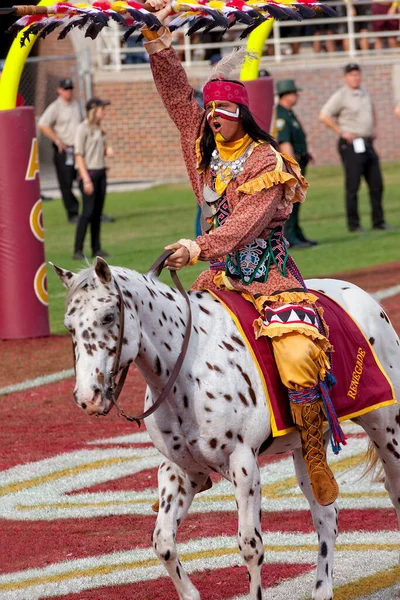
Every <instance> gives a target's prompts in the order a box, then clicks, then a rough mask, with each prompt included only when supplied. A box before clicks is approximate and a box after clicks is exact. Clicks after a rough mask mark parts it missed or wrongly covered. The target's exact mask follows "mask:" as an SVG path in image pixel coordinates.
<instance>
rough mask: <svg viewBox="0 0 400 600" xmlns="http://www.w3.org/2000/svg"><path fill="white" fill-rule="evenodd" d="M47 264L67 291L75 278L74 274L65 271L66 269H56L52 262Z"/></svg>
mask: <svg viewBox="0 0 400 600" xmlns="http://www.w3.org/2000/svg"><path fill="white" fill-rule="evenodd" d="M49 264H50V265H51V266H52V267H53V269H54V271H55V273H56V275H57V277H58V278H59V280H60V281H61V283H62V284H63V286H64V287H66V288H67V289H69V288H70V287H71V284H72V281H73V279H74V277H75V273H73V272H72V271H67V270H66V269H62V268H61V267H57V265H54V264H53V263H52V262H49Z"/></svg>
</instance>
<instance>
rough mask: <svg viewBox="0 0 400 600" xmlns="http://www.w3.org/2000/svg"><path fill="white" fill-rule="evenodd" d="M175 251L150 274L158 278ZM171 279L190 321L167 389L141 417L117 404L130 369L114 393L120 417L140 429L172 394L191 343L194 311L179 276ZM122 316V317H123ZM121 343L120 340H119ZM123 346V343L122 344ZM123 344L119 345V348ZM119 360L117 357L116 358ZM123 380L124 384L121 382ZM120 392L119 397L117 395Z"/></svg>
mask: <svg viewBox="0 0 400 600" xmlns="http://www.w3.org/2000/svg"><path fill="white" fill-rule="evenodd" d="M173 252H174V251H173V250H166V251H165V252H163V254H161V256H159V258H158V259H157V260H156V261H155V263H154V264H153V265H152V266H151V267H150V269H149V273H154V274H155V275H156V276H157V277H158V276H159V275H160V273H161V271H162V269H163V267H164V263H165V260H166V259H167V258H168V256H170V255H171V254H173ZM171 277H172V280H173V282H174V283H175V285H176V287H177V289H178V290H179V292H180V293H181V294H182V296H183V297H184V298H185V300H186V304H187V307H188V320H187V323H186V329H185V336H184V338H183V343H182V348H181V351H180V353H179V356H178V359H177V361H176V363H175V366H174V368H173V370H172V373H171V375H170V376H169V379H168V381H167V383H166V385H165V388H164V389H163V391H162V392H161V393H160V395H159V396H158V398H157V400H156V401H155V402H154V404H152V406H151V407H150V408H149V409H148V410H146V411H145V412H143V413H142V414H140V415H136V416H130V415H127V414H125V412H124V411H123V410H122V409H121V408H120V407H119V406H118V404H117V403H116V400H117V398H118V396H119V394H120V392H121V390H122V386H123V385H124V381H125V378H126V375H127V373H128V369H129V366H128V367H125V368H124V370H123V371H122V374H121V376H120V378H119V381H118V384H117V387H116V389H115V391H114V398H112V400H113V402H114V404H115V407H116V409H117V411H118V415H119V416H121V417H124V418H125V419H126V420H127V421H135V422H136V423H137V424H138V425H139V427H140V421H142V420H143V419H146V417H149V416H150V415H152V414H153V413H154V412H155V411H156V410H157V409H158V408H159V407H160V406H161V404H162V403H163V402H164V401H165V400H166V398H167V397H168V394H169V393H170V391H171V389H172V386H173V385H174V383H175V381H176V378H177V377H178V375H179V372H180V370H181V367H182V365H183V361H184V360H185V356H186V352H187V349H188V346H189V341H190V333H191V330H192V311H191V307H190V299H189V296H188V295H187V293H186V290H185V289H184V288H183V286H182V284H181V282H180V281H179V278H178V275H177V274H176V271H171ZM117 289H118V293H119V294H121V291H120V289H119V287H118V285H117ZM121 302H122V303H123V298H122V294H121ZM121 316H122V315H121ZM119 338H120V339H123V328H122V321H121V323H120V336H119ZM118 341H120V340H118ZM121 344H122V342H121ZM121 344H118V345H119V346H120V345H121ZM117 352H118V348H117ZM115 358H117V356H116V357H115ZM118 363H119V357H118ZM116 364H117V363H116V360H114V365H116ZM117 368H118V367H117ZM121 380H122V382H121ZM117 392H118V395H117Z"/></svg>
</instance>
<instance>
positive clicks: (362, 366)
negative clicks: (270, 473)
mask: <svg viewBox="0 0 400 600" xmlns="http://www.w3.org/2000/svg"><path fill="white" fill-rule="evenodd" d="M309 291H310V292H311V293H313V294H315V296H317V297H318V304H319V306H321V307H322V308H323V309H324V319H325V321H326V323H327V324H328V326H329V341H330V342H331V344H332V345H333V347H334V349H335V352H334V353H333V354H332V371H331V372H332V375H333V376H334V377H335V379H336V382H337V383H336V385H334V386H333V388H332V390H331V392H330V395H331V399H332V402H333V405H334V407H335V410H336V414H337V416H338V419H339V421H344V420H346V419H352V418H354V417H357V416H359V415H362V414H365V413H368V412H370V411H372V410H376V409H377V408H381V407H383V406H389V405H390V404H395V403H396V400H395V395H394V390H393V387H392V384H391V382H390V380H389V378H388V377H387V375H386V373H385V371H384V369H383V367H382V365H381V364H380V362H379V360H378V357H377V356H376V354H375V352H374V350H373V348H372V346H371V344H370V342H369V340H368V339H367V338H366V337H365V335H364V333H363V332H362V331H361V329H360V328H359V326H358V325H357V323H356V322H355V321H354V319H353V318H352V317H351V316H350V315H349V314H348V313H347V312H346V311H345V310H344V308H342V307H341V306H340V305H339V304H338V303H337V302H335V300H332V298H329V297H328V296H326V295H325V294H323V293H321V292H318V291H316V290H309ZM210 293H211V294H212V295H213V296H214V297H215V298H216V299H217V300H218V301H219V302H220V303H221V304H222V306H224V308H225V309H226V310H227V311H228V312H229V314H230V315H231V317H232V319H233V320H234V322H235V324H236V326H237V328H238V330H239V332H240V333H241V335H242V338H243V341H244V342H245V343H246V345H247V347H248V349H249V351H250V353H251V355H252V357H253V359H254V362H255V365H256V367H257V370H258V372H259V374H260V377H261V381H262V384H263V387H264V391H265V397H266V401H267V404H268V408H269V410H270V415H271V428H272V435H273V436H274V437H277V436H281V435H285V434H286V433H289V432H291V431H295V426H294V423H293V420H292V417H291V414H290V408H289V399H288V393H287V388H286V387H285V386H284V385H283V384H282V381H281V379H280V376H279V372H278V369H277V367H276V364H275V359H274V354H273V351H272V343H271V340H270V339H269V338H268V337H265V336H263V337H260V338H258V339H257V340H256V339H255V335H254V329H253V321H255V320H256V319H257V318H258V317H259V314H258V312H257V310H256V308H255V307H254V306H253V304H251V302H249V301H247V300H245V299H244V298H243V297H242V296H241V295H240V294H238V293H236V292H228V291H218V292H216V291H210Z"/></svg>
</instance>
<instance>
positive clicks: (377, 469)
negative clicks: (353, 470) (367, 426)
mask: <svg viewBox="0 0 400 600" xmlns="http://www.w3.org/2000/svg"><path fill="white" fill-rule="evenodd" d="M362 462H363V463H365V467H364V471H363V474H362V475H361V479H364V477H366V476H367V475H371V478H372V481H375V482H378V481H380V482H382V481H384V480H385V475H384V470H383V467H382V463H381V462H380V460H379V456H378V453H377V451H376V448H375V446H374V444H373V443H372V441H371V440H369V442H368V448H367V451H366V453H365V456H364V458H363V460H362Z"/></svg>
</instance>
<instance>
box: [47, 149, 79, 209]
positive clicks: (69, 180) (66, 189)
mask: <svg viewBox="0 0 400 600" xmlns="http://www.w3.org/2000/svg"><path fill="white" fill-rule="evenodd" d="M53 151H54V153H53V162H54V165H55V167H56V173H57V179H58V183H59V185H60V190H61V196H62V199H63V202H64V206H65V210H66V211H67V216H68V219H72V218H73V217H77V216H78V213H79V204H78V200H77V199H76V197H75V196H74V194H73V193H72V184H73V183H74V179H75V178H76V169H75V167H74V165H66V164H65V161H66V159H67V154H66V152H59V151H58V148H57V146H56V145H55V144H53Z"/></svg>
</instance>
